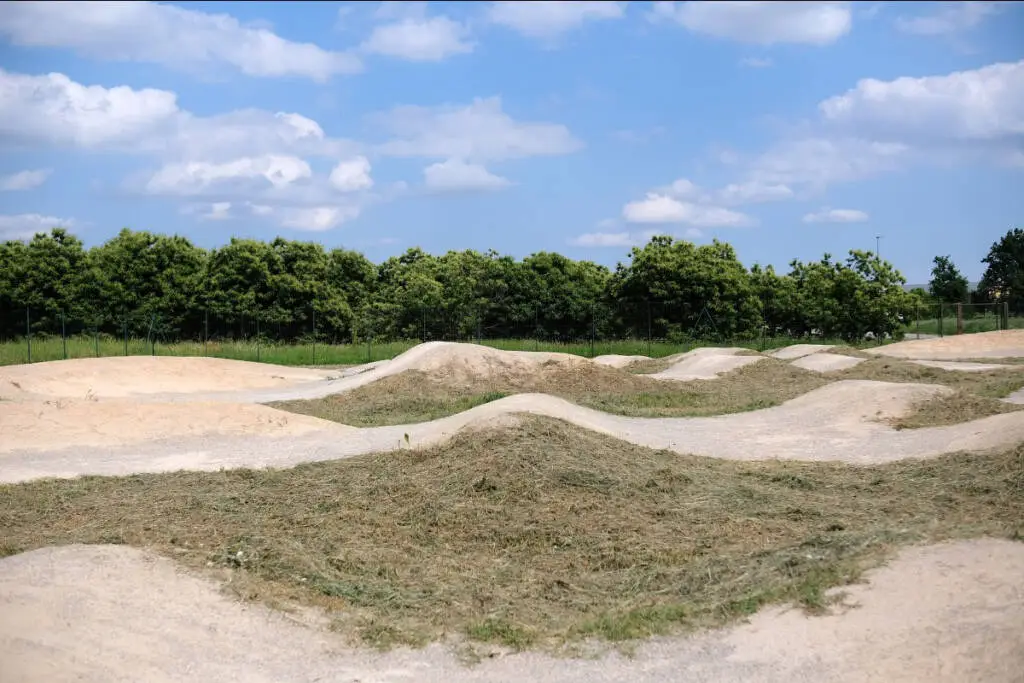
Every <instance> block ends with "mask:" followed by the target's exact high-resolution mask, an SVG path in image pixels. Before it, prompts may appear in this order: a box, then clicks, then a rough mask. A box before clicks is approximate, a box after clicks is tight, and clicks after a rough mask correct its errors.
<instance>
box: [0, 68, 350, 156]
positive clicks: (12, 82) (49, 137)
mask: <svg viewBox="0 0 1024 683" xmlns="http://www.w3.org/2000/svg"><path fill="white" fill-rule="evenodd" d="M0 141H3V142H6V143H9V144H14V145H21V146H25V147H34V146H38V145H43V144H45V145H53V146H59V147H79V148H83V149H89V150H101V151H118V152H128V153H141V154H155V155H161V156H166V157H175V158H178V159H185V160H192V159H197V158H201V159H208V160H209V159H216V160H230V159H233V158H238V157H241V156H255V155H262V154H289V153H290V154H298V155H316V156H342V155H344V154H346V153H351V152H352V151H353V150H354V149H355V148H356V147H357V145H356V144H355V143H353V142H351V141H348V140H341V139H332V138H329V137H327V136H326V135H325V134H324V131H323V129H322V128H321V127H320V125H319V124H318V123H317V122H316V121H313V120H312V119H309V118H306V117H304V116H302V115H300V114H296V113H289V112H277V113H275V112H268V111H261V110H258V109H245V110H239V111H234V112H228V113H226V114H221V115H217V116H209V117H203V116H196V115H195V114H192V113H190V112H188V111H186V110H183V109H180V108H179V107H178V104H177V95H176V94H175V93H173V92H170V91H167V90H156V89H152V88H144V89H141V90H135V89H133V88H130V87H128V86H114V87H110V88H107V87H104V86H100V85H84V84H81V83H77V82H75V81H73V80H71V79H70V78H68V77H67V76H65V75H64V74H59V73H50V74H45V75H28V74H18V73H12V72H9V71H5V70H2V69H0Z"/></svg>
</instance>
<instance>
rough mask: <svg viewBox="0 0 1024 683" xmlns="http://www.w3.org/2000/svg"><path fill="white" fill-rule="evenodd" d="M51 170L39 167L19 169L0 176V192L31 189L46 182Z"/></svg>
mask: <svg viewBox="0 0 1024 683" xmlns="http://www.w3.org/2000/svg"><path fill="white" fill-rule="evenodd" d="M51 172H52V171H51V170H50V169H48V168H40V169H36V170H32V171H19V172H17V173H11V174H10V175H5V176H0V192H18V191H21V190H31V189H32V188H34V187H39V186H40V185H42V184H43V183H45V182H46V179H47V178H49V177H50V173H51Z"/></svg>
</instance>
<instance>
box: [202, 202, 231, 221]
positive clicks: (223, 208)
mask: <svg viewBox="0 0 1024 683" xmlns="http://www.w3.org/2000/svg"><path fill="white" fill-rule="evenodd" d="M231 217H232V216H231V202H214V203H213V204H210V210H209V211H207V212H206V213H204V214H203V215H202V216H201V218H203V219H205V220H208V221H226V220H228V219H229V218H231Z"/></svg>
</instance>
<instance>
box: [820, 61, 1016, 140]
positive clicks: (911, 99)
mask: <svg viewBox="0 0 1024 683" xmlns="http://www.w3.org/2000/svg"><path fill="white" fill-rule="evenodd" d="M818 108H819V109H820V111H821V113H822V115H823V116H824V117H825V119H826V120H827V121H829V122H830V123H832V124H834V125H837V126H842V127H843V128H845V129H853V130H856V131H857V132H859V133H862V134H864V133H866V134H869V135H873V136H875V137H880V138H886V139H890V140H892V139H897V140H900V141H909V140H915V139H917V140H920V141H922V142H938V141H941V140H947V141H997V140H1000V139H1004V140H1005V139H1009V138H1016V140H1017V141H1018V142H1021V141H1024V60H1021V61H1019V62H1013V63H1000V64H991V65H989V66H985V67H982V68H980V69H974V70H969V71H956V72H953V73H951V74H948V75H945V76H925V77H921V78H912V77H909V76H908V77H903V78H897V79H895V80H892V81H880V80H876V79H873V78H866V79H863V80H861V81H859V82H858V83H857V85H856V87H854V88H852V89H850V90H848V91H847V92H846V93H844V94H842V95H837V96H835V97H830V98H829V99H827V100H825V101H823V102H822V103H821V104H820V105H819V106H818Z"/></svg>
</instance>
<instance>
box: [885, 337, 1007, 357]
mask: <svg viewBox="0 0 1024 683" xmlns="http://www.w3.org/2000/svg"><path fill="white" fill-rule="evenodd" d="M865 351H866V353H871V354H877V355H880V356H891V357H893V358H914V359H918V360H962V359H970V358H1024V330H1002V331H999V332H980V333H978V334H960V335H956V336H952V337H940V338H936V339H913V340H911V341H903V342H898V343H896V344H886V345H885V346H879V347H877V348H873V349H865Z"/></svg>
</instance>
